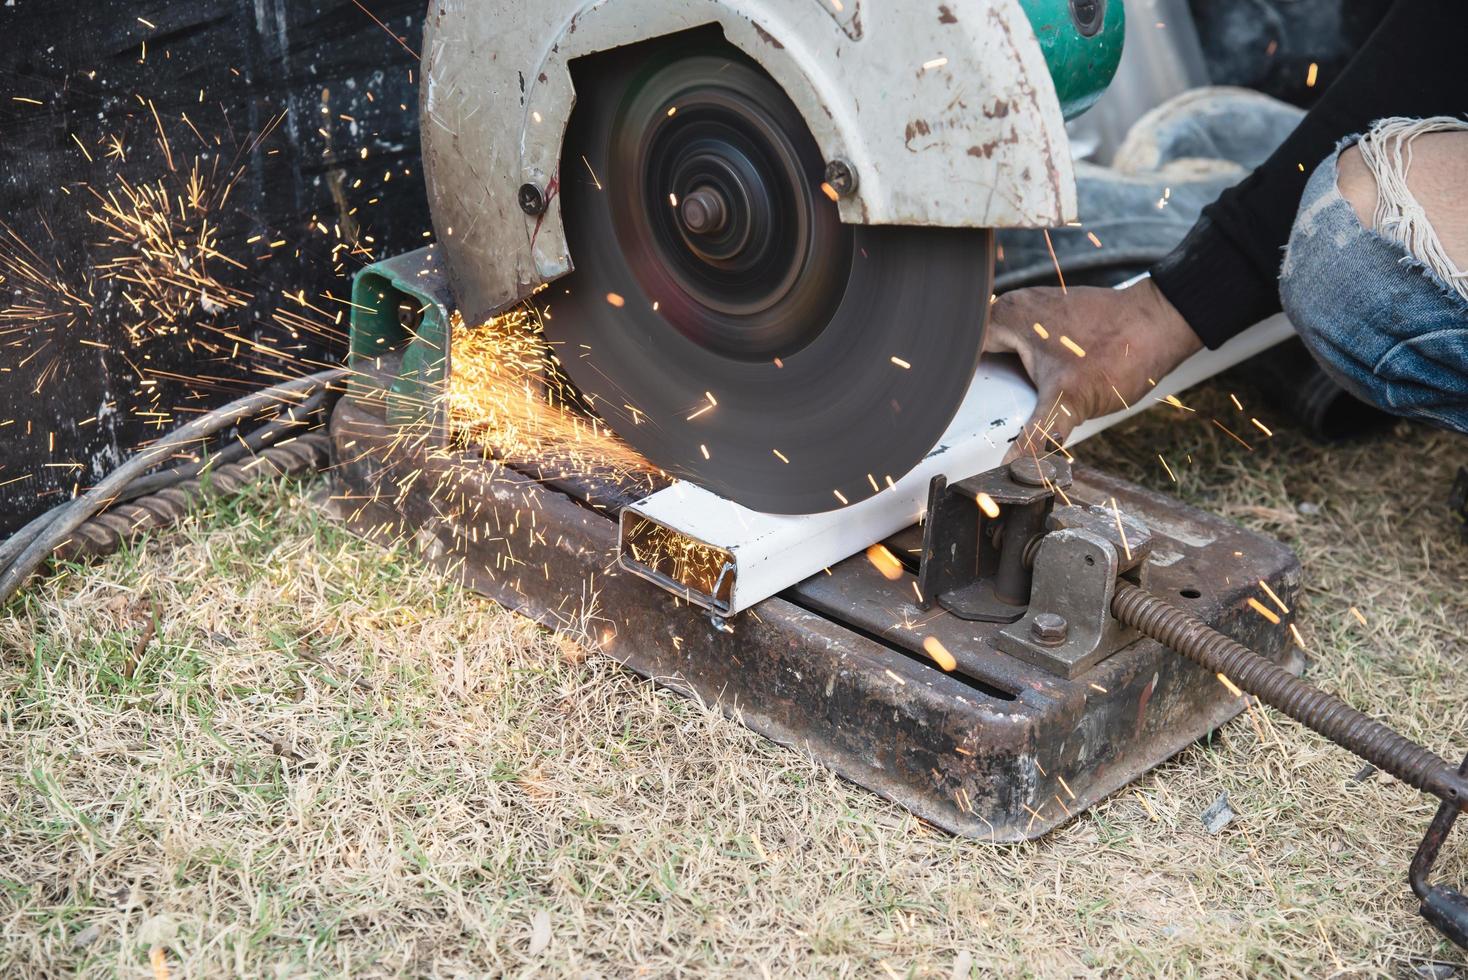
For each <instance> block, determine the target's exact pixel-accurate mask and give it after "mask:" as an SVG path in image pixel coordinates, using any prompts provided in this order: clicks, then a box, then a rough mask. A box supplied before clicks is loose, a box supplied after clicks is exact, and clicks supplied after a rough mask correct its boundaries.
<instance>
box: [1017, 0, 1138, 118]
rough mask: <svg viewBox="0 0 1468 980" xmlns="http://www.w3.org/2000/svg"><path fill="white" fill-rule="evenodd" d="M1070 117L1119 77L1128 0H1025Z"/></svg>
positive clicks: (1064, 108) (1080, 111) (1066, 115)
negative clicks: (1126, 0)
mask: <svg viewBox="0 0 1468 980" xmlns="http://www.w3.org/2000/svg"><path fill="white" fill-rule="evenodd" d="M1020 6H1021V7H1023V8H1024V12H1025V15H1026V16H1027V17H1029V19H1030V26H1031V27H1033V28H1034V30H1035V37H1036V38H1037V39H1038V40H1039V42H1040V50H1041V51H1043V52H1044V53H1045V64H1046V65H1047V66H1048V67H1049V69H1050V77H1051V79H1052V80H1054V82H1055V94H1056V95H1057V96H1059V97H1060V109H1061V112H1063V113H1064V114H1065V118H1066V119H1074V118H1075V117H1076V116H1079V115H1080V114H1081V113H1083V112H1085V111H1086V110H1087V109H1089V108H1091V106H1092V105H1094V104H1095V102H1096V100H1097V99H1099V98H1100V97H1101V93H1103V92H1105V91H1106V86H1108V85H1110V84H1111V80H1112V78H1114V77H1115V76H1116V67H1117V65H1119V64H1121V49H1122V44H1123V42H1124V41H1125V39H1126V8H1125V5H1124V4H1123V2H1122V0H1020Z"/></svg>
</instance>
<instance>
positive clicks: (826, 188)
mask: <svg viewBox="0 0 1468 980" xmlns="http://www.w3.org/2000/svg"><path fill="white" fill-rule="evenodd" d="M821 193H822V194H824V195H826V196H827V197H829V198H830V199H831V200H833V201H839V200H840V199H841V195H840V194H837V193H836V188H834V187H832V186H831V185H830V184H828V183H826V182H825V181H824V180H823V181H821Z"/></svg>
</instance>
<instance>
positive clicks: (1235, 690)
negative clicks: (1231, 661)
mask: <svg viewBox="0 0 1468 980" xmlns="http://www.w3.org/2000/svg"><path fill="white" fill-rule="evenodd" d="M1213 676H1214V677H1217V678H1218V682H1219V683H1220V684H1222V685H1223V686H1224V687H1226V688H1228V693H1230V694H1232V695H1233V696H1234V697H1236V698H1241V697H1243V696H1244V692H1243V691H1241V690H1239V686H1238V685H1237V684H1235V683H1234V682H1233V681H1231V680H1229V679H1228V677H1227V676H1226V675H1224V674H1214V675H1213Z"/></svg>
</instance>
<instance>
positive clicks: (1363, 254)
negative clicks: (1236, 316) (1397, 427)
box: [1280, 137, 1468, 432]
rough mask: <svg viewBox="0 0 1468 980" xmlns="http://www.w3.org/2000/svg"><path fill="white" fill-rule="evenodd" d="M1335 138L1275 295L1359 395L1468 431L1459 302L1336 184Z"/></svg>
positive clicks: (1467, 377) (1466, 323) (1464, 312)
mask: <svg viewBox="0 0 1468 980" xmlns="http://www.w3.org/2000/svg"><path fill="white" fill-rule="evenodd" d="M1358 138H1359V137H1351V138H1348V139H1345V140H1342V141H1341V143H1340V145H1338V146H1337V147H1336V150H1335V152H1333V153H1332V154H1330V156H1328V157H1326V158H1325V160H1324V161H1323V162H1322V163H1321V164H1320V166H1318V167H1316V168H1315V172H1314V173H1313V174H1312V175H1311V177H1310V180H1309V182H1308V183H1307V184H1306V187H1305V193H1304V195H1303V197H1302V198H1301V201H1300V210H1299V213H1298V215H1297V216H1296V218H1295V225H1294V230H1293V231H1292V233H1291V235H1290V241H1289V245H1288V247H1287V248H1286V251H1285V258H1284V264H1283V266H1282V268H1281V270H1280V299H1281V301H1282V302H1283V304H1284V310H1285V312H1286V313H1287V314H1288V315H1289V318H1290V320H1291V321H1292V322H1293V323H1294V325H1295V329H1297V330H1298V331H1299V333H1300V337H1301V339H1303V340H1304V342H1305V344H1306V346H1308V347H1309V348H1310V350H1311V352H1312V353H1313V354H1314V355H1315V358H1316V360H1318V361H1319V362H1320V364H1321V367H1322V368H1324V369H1325V371H1326V373H1328V374H1329V375H1330V376H1331V377H1333V378H1334V379H1335V380H1336V381H1337V382H1339V383H1340V385H1341V386H1342V387H1343V388H1345V389H1346V390H1347V391H1349V392H1350V393H1351V394H1353V395H1355V396H1356V397H1357V398H1360V399H1361V400H1362V401H1366V402H1369V403H1371V404H1373V405H1377V406H1379V407H1381V408H1382V409H1384V410H1386V411H1388V412H1391V413H1393V414H1396V415H1403V416H1407V417H1409V418H1419V419H1424V420H1427V421H1430V422H1433V423H1436V424H1437V425H1441V426H1444V427H1446V428H1449V429H1456V430H1457V431H1459V432H1468V302H1465V301H1464V299H1463V297H1462V296H1461V295H1459V294H1458V292H1457V291H1456V290H1455V289H1454V288H1453V287H1452V286H1451V285H1449V284H1448V283H1447V282H1446V281H1444V280H1443V279H1442V277H1440V276H1439V275H1437V274H1436V273H1435V272H1433V270H1432V269H1431V268H1429V267H1428V265H1427V264H1426V263H1424V262H1422V261H1421V260H1419V259H1418V258H1417V257H1415V256H1413V255H1412V254H1410V253H1409V252H1408V251H1407V250H1406V249H1405V248H1404V247H1403V246H1402V245H1399V244H1397V243H1396V242H1394V241H1392V240H1391V239H1389V238H1386V237H1384V236H1383V235H1380V234H1378V233H1377V232H1375V231H1373V230H1372V229H1369V228H1366V227H1364V226H1363V225H1362V224H1361V222H1360V220H1359V219H1358V218H1357V216H1356V211H1355V209H1354V208H1353V207H1351V203H1350V202H1349V201H1347V200H1346V199H1345V198H1344V197H1343V196H1342V195H1341V193H1340V189H1339V187H1338V186H1337V160H1338V159H1339V156H1340V153H1341V150H1342V149H1344V148H1345V147H1347V146H1349V145H1351V144H1352V143H1354V142H1356V140H1357V139H1358Z"/></svg>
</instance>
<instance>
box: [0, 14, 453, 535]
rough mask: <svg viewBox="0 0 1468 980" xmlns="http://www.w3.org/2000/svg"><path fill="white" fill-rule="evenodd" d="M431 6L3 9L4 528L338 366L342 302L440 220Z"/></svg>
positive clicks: (0, 389)
mask: <svg viewBox="0 0 1468 980" xmlns="http://www.w3.org/2000/svg"><path fill="white" fill-rule="evenodd" d="M364 6H365V8H366V9H365V10H364V9H363V7H364ZM423 9H424V5H423V3H422V0H362V5H361V6H359V5H358V4H357V3H355V2H353V0H188V2H182V0H152V2H131V0H127V2H124V0H114V2H106V3H98V2H85V0H83V2H74V3H56V2H54V0H0V276H3V277H4V279H3V281H0V532H3V531H4V530H7V529H10V528H13V527H15V526H18V525H19V524H20V523H21V522H23V521H24V520H26V519H27V518H28V517H29V516H31V515H32V514H34V513H36V512H38V511H39V510H41V509H43V508H45V507H49V506H51V505H53V504H55V503H58V502H60V501H62V500H64V499H66V498H67V497H69V496H70V495H71V494H72V493H73V491H74V488H75V487H77V486H78V485H80V486H81V487H83V488H85V487H86V486H87V485H89V484H90V483H92V482H93V481H95V480H96V479H97V478H99V477H100V476H101V475H103V474H104V473H105V472H106V471H107V470H109V469H110V468H111V467H113V466H115V465H116V463H117V462H118V461H119V460H120V459H121V458H123V457H124V456H125V455H126V454H127V453H128V451H129V450H131V449H132V448H134V447H136V446H137V445H139V444H140V443H142V442H144V441H146V440H148V439H151V438H156V436H157V435H158V434H159V432H160V431H166V429H167V428H169V427H172V426H173V425H175V424H177V420H185V421H186V420H187V419H188V418H189V417H192V415H194V414H196V413H197V412H199V411H201V410H203V409H205V408H207V407H209V406H211V405H216V404H219V403H221V402H223V401H226V400H228V398H229V397H231V396H232V395H235V394H238V393H241V392H243V391H245V390H248V389H252V388H256V387H259V386H261V385H262V384H266V383H268V382H269V381H271V380H272V379H274V378H277V377H280V376H283V375H287V374H300V373H304V372H305V371H306V370H308V369H309V366H308V365H309V363H311V362H320V361H324V360H328V359H331V358H333V357H337V356H339V354H340V335H341V333H342V332H343V331H344V329H345V312H346V309H347V308H346V307H345V306H344V305H342V304H341V303H338V302H333V301H332V300H331V299H329V298H327V296H328V294H329V295H330V296H335V297H339V298H341V299H345V298H346V297H347V296H348V295H349V293H348V286H349V280H350V276H351V274H352V272H353V271H355V270H356V269H357V268H360V267H361V266H362V265H363V264H364V263H365V262H367V261H370V260H371V257H382V256H387V255H392V254H395V253H397V252H401V251H405V250H408V249H411V248H414V247H417V246H418V245H421V244H423V243H424V242H425V238H424V237H423V235H424V232H425V231H427V230H428V228H429V223H428V215H427V206H426V202H425V199H424V194H423V187H422V177H421V175H420V174H419V172H418V159H419V154H418V135H417V111H416V109H417V94H416V93H417V88H416V84H415V82H416V72H417V59H416V57H415V55H414V54H413V53H411V52H412V51H416V50H417V47H418V43H419V38H420V21H421V16H422V11H423ZM369 11H370V13H369ZM374 17H375V18H376V21H375V20H374ZM377 21H381V23H380V24H379V23H378V22H377ZM364 152H365V158H364ZM389 175H390V176H389ZM226 189H227V193H226ZM169 236H172V241H171V242H169ZM252 239H253V241H252ZM264 256H269V257H268V258H265V257H264ZM206 276H207V278H208V279H209V280H212V281H216V282H217V283H218V287H217V288H212V289H211V288H199V283H200V281H202V280H203V279H204V278H205V277H206ZM150 280H151V281H150ZM292 297H294V298H292ZM302 299H304V300H305V301H306V303H307V304H309V305H303V304H302V303H301V302H300V300H302ZM235 303H241V304H243V305H239V306H236V305H235ZM280 311H284V312H280ZM338 317H340V318H341V323H340V324H337V323H335V322H334V321H335V320H336V319H337V318H338Z"/></svg>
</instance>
